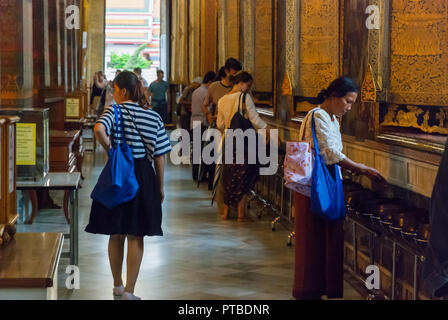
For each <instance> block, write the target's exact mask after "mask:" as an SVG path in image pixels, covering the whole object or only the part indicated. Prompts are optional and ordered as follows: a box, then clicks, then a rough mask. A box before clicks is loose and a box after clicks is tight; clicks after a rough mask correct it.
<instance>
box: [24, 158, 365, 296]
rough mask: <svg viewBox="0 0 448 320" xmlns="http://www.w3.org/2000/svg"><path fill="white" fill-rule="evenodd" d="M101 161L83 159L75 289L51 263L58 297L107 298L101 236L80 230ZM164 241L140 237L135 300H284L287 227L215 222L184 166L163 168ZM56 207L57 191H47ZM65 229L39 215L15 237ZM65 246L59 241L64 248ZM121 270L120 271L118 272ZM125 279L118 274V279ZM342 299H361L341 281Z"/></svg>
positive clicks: (60, 219) (289, 264)
mask: <svg viewBox="0 0 448 320" xmlns="http://www.w3.org/2000/svg"><path fill="white" fill-rule="evenodd" d="M104 162H105V154H104V153H103V152H101V151H97V153H96V155H93V154H87V156H86V159H85V168H84V175H85V176H86V180H85V181H84V182H83V188H82V189H81V191H80V208H79V213H80V219H79V220H80V249H79V250H80V251H79V257H80V264H79V267H80V275H81V288H80V290H74V291H69V290H67V289H66V287H65V280H66V278H67V275H66V274H65V270H66V268H67V266H68V264H69V261H68V259H67V260H66V259H62V260H61V262H60V266H59V298H60V299H72V300H111V299H113V296H112V285H113V281H112V276H111V272H110V267H109V261H108V256H107V243H108V237H106V236H99V235H91V234H88V233H86V232H84V228H85V226H86V225H87V222H88V218H89V213H90V205H91V200H90V192H91V190H92V188H93V186H94V184H95V182H96V180H97V178H98V176H99V174H100V171H101V169H102V166H103V164H104ZM165 193H166V201H165V204H164V219H163V230H164V233H165V236H164V237H158V238H146V239H145V254H144V258H143V263H142V268H141V272H140V276H139V280H138V282H137V286H136V291H135V294H136V295H138V296H140V297H142V298H143V299H164V300H172V299H185V300H187V299H189V300H214V299H250V300H258V299H266V300H288V299H292V282H293V264H294V248H293V247H287V246H286V240H287V236H288V234H289V232H290V230H287V229H285V228H284V227H282V226H280V227H279V228H278V230H277V231H276V232H272V231H271V229H270V218H269V219H268V217H266V218H265V219H262V220H261V221H258V220H257V221H253V222H245V223H238V222H236V220H229V221H223V220H222V219H221V218H220V216H219V214H218V213H217V209H216V206H215V207H211V205H210V192H209V191H208V190H207V186H206V184H205V183H204V184H203V185H202V186H201V187H200V188H199V189H198V188H197V187H196V185H195V183H194V182H193V181H192V179H191V170H190V168H189V167H187V166H184V167H175V166H172V165H169V166H168V168H167V171H166V191H165ZM52 196H53V198H54V199H55V200H56V201H57V202H58V203H59V204H60V203H61V201H62V194H58V193H53V194H52ZM40 231H46V232H68V226H67V225H66V224H65V218H64V215H63V214H62V213H60V212H58V211H55V210H44V211H41V212H40V213H39V215H38V217H37V219H36V222H35V224H34V225H32V226H26V225H19V226H18V232H40ZM67 245H68V241H66V244H65V246H67ZM123 271H124V272H125V268H124V270H123ZM123 278H124V279H125V275H124V276H123ZM345 297H346V298H345V299H350V300H353V299H361V296H360V295H359V294H358V293H357V292H356V291H355V290H354V289H353V288H352V287H351V286H350V285H348V284H347V283H346V285H345Z"/></svg>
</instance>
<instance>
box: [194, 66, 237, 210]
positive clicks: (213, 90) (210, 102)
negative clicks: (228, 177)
mask: <svg viewBox="0 0 448 320" xmlns="http://www.w3.org/2000/svg"><path fill="white" fill-rule="evenodd" d="M242 69H243V67H242V65H241V62H239V61H238V60H236V59H235V58H229V59H228V60H227V61H226V64H225V65H224V73H225V74H226V76H225V77H224V78H222V79H221V80H219V81H216V82H214V83H212V84H211V85H210V87H209V88H208V94H207V97H206V98H205V101H204V105H203V106H202V111H203V112H204V114H205V116H206V117H207V121H208V124H209V126H210V127H215V126H216V118H217V106H218V102H219V99H221V98H222V97H223V96H225V95H226V94H228V93H229V92H230V91H231V90H232V88H233V84H232V82H231V80H230V78H231V77H232V76H233V75H235V74H236V73H237V72H238V71H241V70H242ZM219 169H220V168H219V166H216V165H214V166H212V169H211V170H213V172H214V174H213V175H212V176H213V177H210V180H213V181H209V184H212V185H213V183H215V184H216V183H217V185H216V186H215V187H216V190H215V192H216V202H217V203H218V210H219V213H220V214H221V215H223V214H224V199H223V190H222V186H221V183H220V181H219V176H220V171H219Z"/></svg>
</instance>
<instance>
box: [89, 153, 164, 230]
mask: <svg viewBox="0 0 448 320" xmlns="http://www.w3.org/2000/svg"><path fill="white" fill-rule="evenodd" d="M134 171H135V176H136V177H137V181H138V184H139V190H138V191H137V194H136V196H135V198H134V199H133V200H131V201H129V202H126V203H124V204H121V205H120V206H118V207H116V208H114V209H112V210H110V209H108V208H106V207H105V206H103V205H102V204H100V203H98V202H96V201H93V203H92V208H91V211H90V219H89V224H88V225H87V227H86V229H85V231H86V232H88V233H93V234H103V235H126V236H128V235H129V236H135V237H145V236H163V231H162V204H161V194H160V188H159V183H158V181H157V177H156V174H155V171H154V168H153V166H152V164H151V162H150V161H149V160H148V159H146V158H145V159H134Z"/></svg>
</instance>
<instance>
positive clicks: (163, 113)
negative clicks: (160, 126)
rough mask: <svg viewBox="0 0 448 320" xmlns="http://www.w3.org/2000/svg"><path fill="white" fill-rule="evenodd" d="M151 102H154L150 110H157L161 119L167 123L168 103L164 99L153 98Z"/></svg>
mask: <svg viewBox="0 0 448 320" xmlns="http://www.w3.org/2000/svg"><path fill="white" fill-rule="evenodd" d="M152 103H153V104H154V106H153V108H152V110H154V111H155V112H157V113H158V114H159V116H160V117H161V118H162V120H163V123H165V124H167V123H168V105H167V103H166V101H157V100H154V99H153V100H152Z"/></svg>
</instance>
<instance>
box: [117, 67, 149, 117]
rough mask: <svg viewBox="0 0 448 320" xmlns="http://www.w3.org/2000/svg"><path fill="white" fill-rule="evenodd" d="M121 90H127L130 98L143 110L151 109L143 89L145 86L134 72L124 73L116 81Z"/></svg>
mask: <svg viewBox="0 0 448 320" xmlns="http://www.w3.org/2000/svg"><path fill="white" fill-rule="evenodd" d="M114 83H115V84H116V85H117V86H118V88H120V89H126V91H127V93H128V98H129V99H130V100H132V101H136V102H138V104H139V105H140V106H141V107H142V108H143V109H149V100H148V98H147V96H146V94H145V89H143V84H142V82H141V81H140V79H139V78H138V76H137V75H136V74H135V73H134V72H130V71H123V72H121V73H120V74H119V75H118V76H117V77H116V78H115V80H114Z"/></svg>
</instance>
